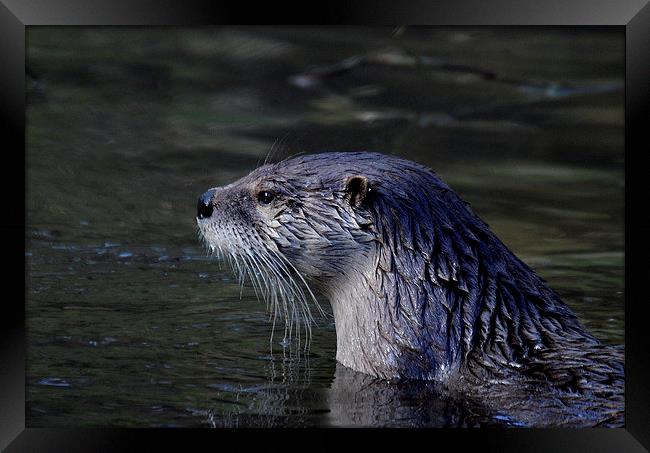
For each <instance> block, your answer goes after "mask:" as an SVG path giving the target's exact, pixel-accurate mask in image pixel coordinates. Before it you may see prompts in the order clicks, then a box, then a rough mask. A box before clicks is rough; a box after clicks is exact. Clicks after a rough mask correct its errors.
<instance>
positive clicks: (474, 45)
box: [26, 27, 624, 427]
mask: <svg viewBox="0 0 650 453" xmlns="http://www.w3.org/2000/svg"><path fill="white" fill-rule="evenodd" d="M623 38H624V35H623V34H622V33H620V32H611V31H596V30H593V29H592V30H585V31H571V30H568V29H535V28H529V29H494V30H491V29H486V28H481V29H461V28H450V29H422V28H415V29H410V28H406V29H391V28H378V29H365V28H361V29H355V28H334V29H332V28H329V29H328V28H315V29H308V28H283V29H280V28H225V29H222V28H205V29H176V28H147V29H138V28H95V29H90V28H41V27H30V28H29V29H28V33H27V86H26V90H27V100H28V109H27V132H26V133H27V150H26V160H27V188H26V190H27V196H26V205H27V225H28V226H27V229H26V255H27V256H26V259H27V269H26V272H27V288H26V315H27V322H26V327H27V341H28V349H27V425H28V426H30V427H41V426H73V425H74V426H80V425H85V426H107V425H116V426H206V427H209V426H314V425H316V426H340V425H343V426H480V425H508V426H512V425H514V426H517V425H518V422H517V421H516V420H511V419H509V418H508V417H507V415H503V414H495V413H483V412H481V410H480V408H477V407H473V406H472V405H471V404H469V403H463V402H458V401H453V400H447V399H444V398H437V397H436V396H435V395H436V389H435V388H432V386H429V385H422V384H419V385H413V386H410V387H408V386H407V387H403V386H402V387H399V386H396V385H394V384H387V383H374V384H372V385H371V386H369V384H368V383H367V382H366V381H365V380H364V378H363V377H359V376H355V374H354V373H353V374H352V376H350V372H349V371H346V370H345V369H342V367H340V366H339V367H337V365H336V361H335V358H334V357H335V351H336V337H335V331H334V324H333V320H332V318H331V317H328V318H325V319H318V328H317V329H315V330H314V334H313V338H312V342H311V348H310V351H309V353H308V354H304V353H301V352H300V350H298V348H296V345H295V344H289V345H286V343H285V344H284V346H283V342H282V340H283V338H282V334H281V333H282V329H281V328H280V329H277V328H276V331H275V335H274V337H273V339H271V323H270V322H269V316H268V314H267V313H266V312H265V305H264V304H263V302H261V301H258V300H257V299H256V297H255V293H254V291H253V290H252V288H250V287H249V285H248V284H246V285H244V287H243V288H241V287H240V286H239V284H238V282H237V281H236V280H235V279H234V278H233V276H232V274H231V273H230V272H229V271H228V269H227V268H226V267H225V266H223V265H219V263H217V262H215V260H214V259H211V258H208V257H207V256H206V253H205V250H203V249H202V248H201V246H200V245H199V242H198V240H197V229H196V223H195V219H194V216H195V209H196V199H197V197H198V195H200V194H201V193H203V192H204V191H205V190H206V189H208V188H210V187H214V186H217V185H222V184H228V183H230V182H232V181H233V180H235V179H237V178H239V177H241V176H244V175H245V174H247V173H248V172H249V171H251V170H252V169H254V168H255V167H256V166H257V165H258V164H259V163H260V162H261V161H263V160H264V158H265V157H266V155H267V154H268V153H269V151H271V150H273V151H274V152H275V155H276V156H277V157H278V158H279V157H285V156H286V155H289V154H292V153H297V152H318V151H334V150H336V151H346V150H374V151H381V152H386V153H395V154H399V155H402V156H404V157H407V158H410V159H413V160H416V161H419V162H421V163H423V164H425V165H428V166H430V167H431V168H433V169H434V170H435V171H436V172H437V173H438V174H439V175H440V176H441V177H442V178H443V179H444V180H445V181H446V182H447V183H448V184H449V185H451V187H452V188H454V189H455V190H456V191H457V192H459V193H460V195H461V196H462V197H463V198H465V199H466V200H467V201H469V202H471V203H472V206H473V209H474V210H475V212H477V213H478V214H479V215H480V216H482V217H483V218H484V219H485V220H486V221H487V222H488V224H489V225H490V226H491V227H492V228H493V230H494V231H495V232H496V233H497V234H498V235H499V237H500V238H501V239H502V240H503V241H504V242H505V243H506V244H507V245H508V246H509V247H511V248H512V249H513V250H514V251H515V253H516V254H517V255H518V256H519V257H520V258H522V259H523V260H524V261H525V262H526V263H528V264H529V265H530V266H532V267H533V268H534V269H535V270H536V271H537V272H538V273H539V274H540V275H542V276H543V277H544V278H545V279H547V280H548V282H549V284H550V285H551V286H552V287H553V288H554V289H556V290H557V291H558V292H559V293H560V295H561V296H562V298H563V299H564V300H565V301H566V302H567V304H569V305H570V306H571V307H572V308H573V309H574V310H575V311H576V313H577V314H578V315H579V317H580V319H581V320H582V321H583V322H584V324H585V325H586V326H587V327H588V328H589V329H590V330H591V331H592V332H593V333H594V334H595V335H596V336H597V337H598V338H600V339H601V340H602V341H604V342H608V343H613V344H622V343H623V339H624V311H623V306H624V284H623V279H624V266H623V261H624V255H623V247H624V232H623V206H624V199H623V190H624V172H623V158H624V154H623V118H624V113H623V112H624V110H623V108H624V107H623V106H624V102H623V99H624V98H623V91H622V84H623V80H624V77H623V75H624V73H623V55H624V54H623V44H624V41H623ZM350 57H359V58H362V59H365V60H363V61H364V63H363V64H358V65H355V66H353V67H352V68H351V69H349V70H347V71H341V72H340V73H338V74H331V75H327V76H319V75H318V74H322V73H323V72H327V71H324V70H323V68H330V67H332V65H336V64H340V62H342V61H346V59H349V58H350ZM348 61H349V60H348ZM413 61H415V62H416V63H415V64H413ZM440 62H442V63H444V64H439V63H440ZM319 71H320V72H319ZM490 74H492V75H490ZM323 305H324V306H327V304H323ZM327 308H328V307H327ZM354 382H362V384H360V385H361V386H360V387H355V385H356V384H354V385H352V387H350V385H349V384H350V383H354ZM351 388H352V389H354V390H355V391H354V392H350V389H351ZM346 392H347V393H346ZM351 402H353V403H351Z"/></svg>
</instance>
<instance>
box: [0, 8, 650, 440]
mask: <svg viewBox="0 0 650 453" xmlns="http://www.w3.org/2000/svg"><path fill="white" fill-rule="evenodd" d="M298 18H299V19H298ZM298 20H300V22H306V23H313V24H328V23H345V24H360V23H364V24H377V25H387V24H396V23H406V24H428V25H463V26H478V25H567V26H600V25H613V26H620V27H624V28H625V40H626V49H625V50H626V55H625V59H626V86H625V98H626V101H625V102H626V104H625V105H626V112H625V148H626V149H625V177H626V184H625V210H626V212H625V288H626V301H625V319H626V330H625V345H626V351H625V356H626V359H625V360H626V394H625V399H626V406H625V407H626V417H625V420H626V427H625V428H621V429H584V430H569V429H553V430H548V429H530V428H526V429H486V430H418V431H410V430H398V431H397V432H395V431H391V430H316V429H309V430H284V431H280V432H274V433H264V432H258V431H254V430H218V432H215V431H214V430H152V429H143V430H129V429H87V428H84V429H73V428H70V429H35V428H27V429H26V428H25V339H24V333H25V329H24V323H25V314H24V300H25V289H26V271H25V272H23V271H24V270H26V267H25V254H24V242H23V240H24V238H25V234H24V233H25V226H26V221H25V197H24V196H22V197H20V196H17V195H16V194H17V192H18V191H17V190H16V187H23V188H24V187H25V177H24V173H21V172H20V171H18V168H20V166H21V164H22V167H23V168H25V134H24V131H25V27H26V26H30V25H208V24H224V23H269V22H276V23H296V22H298ZM0 43H1V44H0V48H1V49H2V50H1V52H2V54H1V56H0V62H1V63H0V68H1V69H0V112H1V115H2V116H1V118H0V124H2V125H3V126H5V128H6V130H5V133H4V134H3V138H4V140H3V141H4V142H5V146H4V147H3V148H4V154H3V157H4V164H5V167H4V168H5V172H4V174H3V176H2V178H0V184H1V185H2V192H0V193H2V194H3V195H4V197H3V201H4V203H3V215H2V217H1V220H0V228H2V234H0V238H1V241H2V245H3V247H2V250H3V255H4V256H5V266H4V269H3V270H2V273H1V275H2V277H3V283H4V284H3V287H4V288H10V289H11V290H12V291H10V292H7V291H5V301H4V303H3V304H2V309H1V312H0V313H1V314H0V319H1V321H0V322H1V324H2V325H1V331H0V336H1V338H2V342H1V346H0V379H1V383H2V385H1V386H0V448H7V451H30V452H35V451H66V452H72V451H116V450H139V449H140V448H139V446H144V445H146V446H147V447H148V448H147V449H153V448H156V447H157V446H164V447H175V449H179V448H181V447H183V449H186V448H185V447H187V445H189V443H194V442H196V441H205V442H207V445H209V446H211V447H212V448H226V445H228V444H227V443H226V442H235V443H236V444H235V445H237V446H238V447H240V448H243V447H246V446H253V445H260V446H263V448H265V450H268V449H269V448H270V449H285V448H286V447H287V446H289V445H291V446H299V447H301V448H304V449H308V450H314V449H316V450H325V449H327V450H331V449H333V448H340V447H341V445H344V443H345V442H346V441H347V442H349V440H339V439H338V436H337V435H339V434H343V435H345V436H346V437H351V436H355V437H356V436H362V437H363V440H362V442H363V443H364V444H363V445H364V447H363V448H364V450H369V449H370V448H373V447H376V446H384V445H388V444H389V443H394V444H395V446H408V445H413V446H414V447H415V446H416V445H425V446H427V448H433V447H436V448H444V447H443V446H441V445H440V442H441V441H443V442H444V443H447V444H448V445H449V444H451V445H453V448H454V449H460V450H461V451H462V450H464V449H465V448H472V447H473V448H474V449H476V448H480V449H481V450H480V451H485V449H487V450H488V451H509V450H512V451H520V452H521V451H526V452H527V451H590V452H610V451H616V452H641V451H648V449H650V434H649V433H648V432H647V431H648V430H647V427H648V426H650V416H649V412H650V409H649V408H650V401H649V398H648V395H649V394H650V391H649V386H648V382H650V372H649V357H650V353H648V351H650V348H649V342H648V331H649V329H648V328H647V327H646V326H647V323H648V322H649V321H648V319H647V318H646V317H645V316H644V308H643V307H644V305H645V304H646V303H647V299H648V297H647V295H645V296H644V294H645V291H647V289H646V284H647V282H649V281H650V275H649V274H650V265H648V262H649V260H648V259H647V257H648V256H650V246H649V244H650V239H649V238H650V215H649V214H648V212H649V210H648V202H647V199H646V196H645V193H647V188H648V183H647V181H648V178H647V177H646V176H645V173H646V172H647V170H646V168H644V166H643V165H642V163H643V160H642V159H643V155H644V154H647V153H648V151H650V138H649V137H650V134H649V133H648V130H647V129H648V126H650V117H649V111H650V109H649V104H650V102H649V101H650V62H649V61H648V58H649V56H650V4H648V0H570V1H569V0H549V1H545V2H540V1H538V0H525V1H524V0H519V1H512V0H510V1H506V0H497V1H489V2H488V1H481V0H456V1H453V2H452V1H445V2H433V1H423V0H418V1H410V2H405V3H403V4H401V6H394V5H393V3H392V2H390V3H389V2H378V1H357V2H348V3H345V4H343V3H335V2H327V3H318V4H314V3H312V2H305V3H303V4H301V5H295V4H291V3H287V4H284V5H279V4H278V3H277V2H269V3H267V4H266V5H265V4H258V3H255V2H251V3H247V2H241V1H240V2H237V3H235V2H231V3H224V2H215V1H213V2H207V1H190V0H185V1H183V2H178V1H177V2H173V3H172V2H171V1H146V0H142V1H135V0H131V1H108V0H106V1H99V0H96V1H90V0H86V1H83V0H68V1H65V0H49V1H45V0H0ZM23 195H24V194H23ZM21 238H22V239H21ZM21 245H22V246H21ZM19 263H23V267H22V269H21V267H20V265H19ZM21 281H22V282H25V283H24V284H21V283H20V282H21ZM21 301H22V302H21ZM276 435H277V436H276ZM296 436H298V437H300V439H299V440H296V439H295V437H296Z"/></svg>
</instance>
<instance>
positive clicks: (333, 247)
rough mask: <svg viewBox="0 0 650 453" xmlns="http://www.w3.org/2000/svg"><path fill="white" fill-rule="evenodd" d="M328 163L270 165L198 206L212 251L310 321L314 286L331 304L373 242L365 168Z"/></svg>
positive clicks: (309, 160) (307, 159)
mask: <svg viewBox="0 0 650 453" xmlns="http://www.w3.org/2000/svg"><path fill="white" fill-rule="evenodd" d="M316 156H326V157H327V155H316ZM327 160H328V159H327V158H325V159H319V158H314V156H302V157H297V158H294V159H290V160H285V161H282V162H279V163H277V164H267V165H264V166H262V167H259V168H257V169H256V170H255V171H253V172H252V173H250V174H249V175H247V176H245V177H244V178H242V179H240V180H238V181H236V182H234V183H232V184H230V185H228V186H225V187H216V188H212V189H210V190H208V191H207V192H205V193H204V194H203V195H201V197H199V200H198V208H197V223H198V227H199V231H200V236H201V237H202V239H203V240H204V242H205V243H206V245H207V247H208V248H209V249H210V250H211V251H213V252H215V253H216V254H218V255H220V256H221V257H222V258H226V259H227V260H229V261H230V263H231V265H232V267H233V269H234V270H235V272H238V273H239V274H240V277H243V276H244V275H247V276H248V277H249V278H250V280H251V281H252V283H253V285H254V286H256V287H257V288H258V289H259V290H261V293H262V295H263V296H264V297H265V298H266V299H267V301H268V299H271V300H272V301H273V300H275V301H279V302H280V303H281V305H280V307H281V308H282V307H288V309H287V310H288V311H291V310H292V307H294V304H293V302H299V307H302V308H301V309H304V310H305V313H306V314H307V315H308V313H309V310H308V307H307V306H306V305H307V304H306V299H307V297H306V296H307V295H309V296H310V297H309V298H313V295H312V294H311V290H310V287H311V288H313V289H318V290H320V291H321V292H322V293H323V294H325V296H326V297H328V298H329V296H330V295H331V294H332V293H333V292H335V291H336V290H337V289H338V288H341V287H342V286H344V285H345V284H346V283H345V281H346V278H347V277H348V276H349V271H350V269H354V268H356V267H358V266H359V265H360V264H361V262H363V261H364V260H365V261H367V255H368V253H369V252H370V250H371V242H372V240H373V239H374V237H375V236H374V234H373V228H372V227H373V225H372V223H373V222H372V218H371V216H370V211H369V209H368V206H369V203H370V202H371V200H372V197H373V196H374V188H373V182H372V181H371V180H370V178H369V177H368V176H366V175H365V174H364V172H363V171H362V170H363V169H362V168H355V167H354V166H353V167H352V168H346V167H345V166H344V165H339V166H334V167H332V165H331V164H332V162H331V159H329V160H330V162H327ZM328 164H329V165H328ZM339 164H342V162H341V161H339ZM292 298H293V301H292V300H290V299H292ZM293 309H295V308H293ZM281 314H282V313H281ZM284 314H286V313H284ZM289 315H291V314H290V313H289Z"/></svg>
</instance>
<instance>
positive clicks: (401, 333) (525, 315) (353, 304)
mask: <svg viewBox="0 0 650 453" xmlns="http://www.w3.org/2000/svg"><path fill="white" fill-rule="evenodd" d="M197 223H198V227H199V232H200V237H201V238H202V239H203V240H204V241H205V243H206V245H207V246H208V248H209V249H210V250H212V251H214V252H216V253H218V254H219V255H220V256H222V257H225V258H228V259H229V260H230V261H231V263H232V266H233V268H234V269H235V270H236V271H237V272H239V274H240V275H241V276H242V277H243V275H244V274H247V275H249V277H250V279H251V281H252V282H253V284H254V286H255V287H256V288H257V289H258V290H259V291H260V292H261V293H262V295H263V296H264V298H265V299H266V300H267V301H268V302H269V304H270V306H271V310H272V311H274V312H275V313H279V314H284V315H285V318H292V319H296V318H298V317H302V318H303V319H305V320H306V321H307V324H308V325H309V322H310V320H311V319H312V317H311V312H310V309H309V304H308V303H307V302H308V300H309V299H314V300H316V298H315V296H314V292H315V293H318V294H320V295H322V297H323V298H324V299H326V300H327V301H329V303H330V305H331V308H332V313H333V315H334V322H335V327H336V339H337V340H336V342H337V345H336V346H337V349H336V359H337V361H338V362H340V363H341V364H343V365H345V366H346V367H349V368H351V369H352V370H355V371H357V372H361V373H365V374H367V375H371V376H374V377H376V378H380V379H384V380H403V379H414V380H429V381H436V382H440V383H444V384H445V385H448V386H449V387H451V388H457V389H464V390H466V391H467V392H470V393H471V392H474V393H476V394H480V393H481V390H480V389H481V388H483V389H485V388H486V387H485V386H486V385H489V384H494V385H501V386H504V385H505V386H506V387H507V386H509V385H512V384H518V385H519V386H531V387H530V388H531V392H538V391H539V390H537V389H538V388H540V386H546V387H547V388H548V389H549V391H551V392H555V393H554V395H555V396H557V395H560V394H561V395H564V396H566V397H567V398H573V400H575V398H574V397H575V395H578V394H581V395H589V398H590V401H592V404H591V405H590V406H589V407H591V408H592V409H593V408H598V407H602V408H604V409H603V410H602V411H601V412H602V413H601V414H600V416H599V418H598V421H599V422H603V421H605V422H607V423H610V424H613V425H618V424H621V423H622V417H623V386H624V366H623V349H622V347H617V346H612V345H606V344H603V343H601V342H599V341H598V340H597V339H596V338H595V337H594V336H593V335H592V334H590V333H589V332H588V331H587V330H586V329H585V328H584V327H583V326H582V324H581V323H580V322H579V320H578V318H577V316H576V315H575V314H574V313H573V312H572V311H571V310H570V308H569V307H568V306H567V305H566V304H565V303H564V302H562V300H561V299H560V297H559V296H558V294H557V293H556V292H555V291H554V290H552V289H551V288H550V287H549V286H548V285H547V284H546V281H545V280H544V279H542V278H541V277H540V276H538V275H537V274H536V273H535V272H534V271H533V270H532V269H531V268H530V267H528V266H527V265H526V264H525V263H524V262H522V261H521V260H520V259H519V258H517V257H516V256H515V254H514V253H513V252H512V251H511V250H510V249H509V248H508V247H507V246H506V245H505V244H504V243H503V242H501V241H500V240H499V238H497V236H496V235H495V234H494V233H493V232H492V231H491V230H490V229H489V227H488V225H487V224H486V223H485V222H484V221H482V220H481V219H480V218H479V217H478V216H477V215H476V214H474V212H473V211H472V209H471V207H470V205H469V204H468V203H467V202H465V201H463V200H462V199H461V197H460V196H459V195H458V194H456V193H455V192H454V191H453V190H452V189H451V188H450V187H449V186H448V185H447V184H445V183H444V182H443V181H442V180H441V179H440V178H439V177H438V176H437V175H436V174H435V173H434V172H433V171H432V170H431V169H429V168H427V167H425V166H423V165H420V164H418V163H415V162H412V161H410V160H406V159H403V158H400V157H397V156H392V155H386V154H380V153H373V152H334V153H320V154H311V155H299V156H296V157H292V158H289V159H285V160H283V161H280V162H277V163H272V164H264V165H263V166H261V167H259V168H257V169H256V170H254V171H253V172H252V173H250V174H249V175H248V176H246V177H244V178H242V179H240V180H238V181H236V182H234V183H232V184H230V185H228V186H225V187H220V188H212V189H210V190H208V191H207V192H205V193H204V194H203V195H202V196H201V197H199V200H198V209H197ZM312 290H313V292H312ZM472 389H473V390H472ZM567 395H568V396H567ZM555 396H554V397H555ZM486 397H489V395H486ZM594 410H596V409H594Z"/></svg>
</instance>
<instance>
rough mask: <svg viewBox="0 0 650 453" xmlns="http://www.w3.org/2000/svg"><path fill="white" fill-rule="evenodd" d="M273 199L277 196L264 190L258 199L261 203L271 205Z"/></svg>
mask: <svg viewBox="0 0 650 453" xmlns="http://www.w3.org/2000/svg"><path fill="white" fill-rule="evenodd" d="M273 198H275V195H274V194H273V192H269V191H268V190H262V191H261V192H260V193H258V194H257V199H258V200H259V202H260V203H264V204H269V203H270V202H272V201H273Z"/></svg>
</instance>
